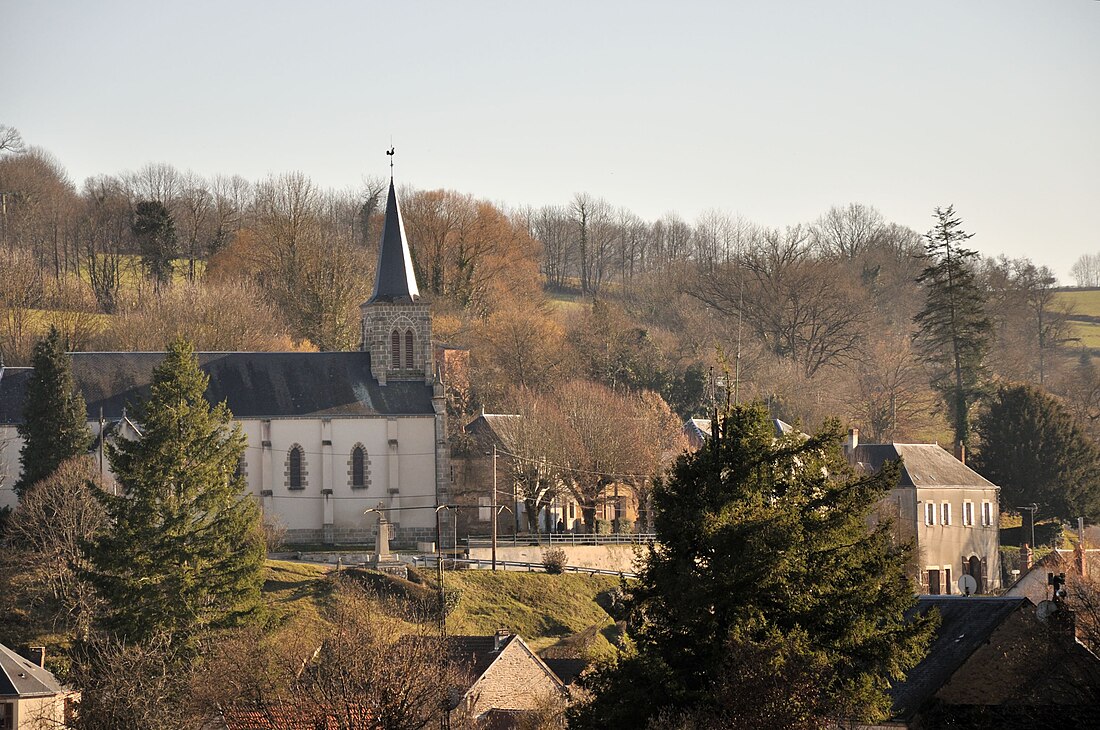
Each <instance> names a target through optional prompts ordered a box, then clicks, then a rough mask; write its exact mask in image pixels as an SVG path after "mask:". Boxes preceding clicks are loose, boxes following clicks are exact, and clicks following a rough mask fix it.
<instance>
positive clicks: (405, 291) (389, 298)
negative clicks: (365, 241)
mask: <svg viewBox="0 0 1100 730" xmlns="http://www.w3.org/2000/svg"><path fill="white" fill-rule="evenodd" d="M390 159H391V160H392V159H393V158H392V157H391V158H390ZM418 299H420V289H419V288H418V287H417V286H416V274H415V273H414V272H413V265H412V255H411V254H410V253H409V242H408V240H406V238H405V224H404V223H403V222H402V221H401V209H400V208H399V207H398V205H397V192H396V191H395V190H394V186H393V178H392V176H391V177H390V194H389V198H387V200H386V222H385V224H384V225H383V226H382V242H381V243H380V244H379V245H378V269H377V271H376V273H375V277H374V293H373V294H371V297H370V299H369V300H367V303H368V304H370V303H371V302H415V301H416V300H418Z"/></svg>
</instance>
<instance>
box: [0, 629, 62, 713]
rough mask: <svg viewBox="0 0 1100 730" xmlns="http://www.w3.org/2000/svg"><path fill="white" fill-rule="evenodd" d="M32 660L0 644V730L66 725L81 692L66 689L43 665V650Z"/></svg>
mask: <svg viewBox="0 0 1100 730" xmlns="http://www.w3.org/2000/svg"><path fill="white" fill-rule="evenodd" d="M36 651H37V652H38V661H36V662H32V661H30V660H29V659H27V658H25V657H22V656H20V655H19V654H17V653H15V652H14V651H13V650H11V649H9V648H8V647H6V646H4V645H3V644H0V730H39V729H40V728H52V727H67V725H66V722H67V721H68V719H69V718H70V715H71V712H72V704H73V702H75V701H77V700H79V699H80V694H79V693H78V692H74V691H73V690H70V689H67V688H65V687H63V686H62V685H61V683H60V682H58V681H57V678H56V677H54V675H53V673H52V672H49V671H47V670H46V668H45V667H44V666H43V660H44V658H45V650H44V649H37V650H36Z"/></svg>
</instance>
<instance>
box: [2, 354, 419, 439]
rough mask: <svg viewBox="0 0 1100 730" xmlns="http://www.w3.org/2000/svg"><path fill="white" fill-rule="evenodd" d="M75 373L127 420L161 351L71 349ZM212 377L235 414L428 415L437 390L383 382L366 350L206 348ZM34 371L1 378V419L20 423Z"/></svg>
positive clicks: (12, 371) (94, 402)
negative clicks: (126, 414) (125, 413)
mask: <svg viewBox="0 0 1100 730" xmlns="http://www.w3.org/2000/svg"><path fill="white" fill-rule="evenodd" d="M72 358H73V376H74V377H75V378H76V381H77V384H78V385H79V387H80V389H81V391H82V393H83V395H84V401H85V403H86V404H87V406H88V416H89V418H91V419H94V418H98V417H99V412H100V408H102V409H103V415H104V417H105V418H107V419H109V420H117V419H119V418H121V416H122V412H123V409H124V408H125V407H126V406H127V404H130V405H133V404H136V403H137V402H138V401H141V400H144V399H145V398H147V397H148V396H149V385H150V382H151V381H152V374H153V368H155V367H156V366H157V365H158V364H160V362H161V361H162V360H163V359H164V353H160V352H77V353H73V355H72ZM198 360H199V366H200V367H201V368H202V370H203V371H204V372H205V373H206V374H207V375H209V376H210V386H209V388H208V389H207V392H206V397H207V399H208V400H210V401H211V402H213V403H218V402H220V401H222V400H224V401H226V402H227V403H228V404H229V410H230V411H232V412H233V415H234V416H235V417H237V418H279V417H305V416H372V415H418V414H424V415H429V414H432V413H433V412H434V411H433V409H432V387H431V386H430V385H426V384H425V383H424V381H423V380H413V381H391V382H390V383H389V384H388V385H386V386H381V385H379V383H378V381H377V380H376V379H375V378H374V376H373V375H372V374H371V369H370V354H369V353H366V352H201V353H198ZM31 372H32V371H31V369H29V368H7V369H5V370H4V371H3V377H0V424H12V423H19V422H20V421H22V418H23V397H24V392H25V388H26V382H27V379H28V378H29V377H30V374H31Z"/></svg>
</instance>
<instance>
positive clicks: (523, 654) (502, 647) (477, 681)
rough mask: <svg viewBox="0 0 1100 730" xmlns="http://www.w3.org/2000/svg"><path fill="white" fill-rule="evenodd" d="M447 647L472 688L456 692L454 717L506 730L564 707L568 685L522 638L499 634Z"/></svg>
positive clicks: (456, 639)
mask: <svg viewBox="0 0 1100 730" xmlns="http://www.w3.org/2000/svg"><path fill="white" fill-rule="evenodd" d="M447 642H448V652H449V653H450V657H451V660H452V661H454V662H456V663H458V664H459V665H461V666H464V667H465V668H466V670H467V676H468V682H469V683H468V684H467V685H466V686H464V687H460V688H458V689H457V691H456V692H455V701H454V703H453V705H454V706H453V709H452V710H451V714H452V717H453V716H455V715H459V716H462V717H465V718H468V719H469V720H471V721H472V722H474V723H475V725H477V726H480V727H492V728H494V730H497V729H499V730H504V729H505V728H512V727H517V726H519V725H520V724H521V722H522V720H523V719H524V717H525V716H531V715H534V714H537V713H540V712H543V711H546V710H549V709H554V708H558V709H560V708H563V707H564V706H565V703H566V701H567V699H568V692H567V691H566V689H565V684H564V683H563V682H562V680H561V679H560V678H559V677H558V675H556V674H555V673H554V672H553V670H551V669H550V667H548V666H547V665H546V662H544V661H543V660H542V659H540V658H539V656H538V654H536V653H535V652H533V651H532V650H531V648H530V647H529V646H527V643H526V642H525V641H524V640H523V639H522V638H520V637H519V636H516V635H515V634H511V633H508V632H507V631H498V632H497V633H496V634H495V635H494V636H451V637H448V639H447Z"/></svg>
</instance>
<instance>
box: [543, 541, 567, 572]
mask: <svg viewBox="0 0 1100 730" xmlns="http://www.w3.org/2000/svg"><path fill="white" fill-rule="evenodd" d="M566 560H567V557H566V555H565V551H564V550H562V549H561V548H550V549H549V550H543V551H542V565H543V567H544V568H546V572H547V573H550V574H551V575H560V574H562V573H564V572H565V561H566Z"/></svg>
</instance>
